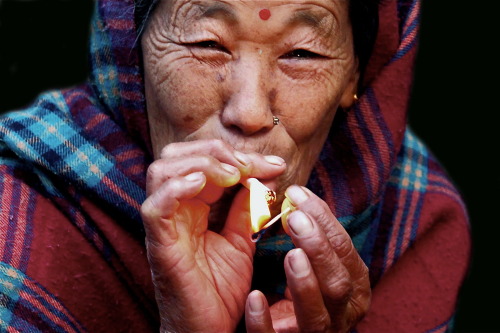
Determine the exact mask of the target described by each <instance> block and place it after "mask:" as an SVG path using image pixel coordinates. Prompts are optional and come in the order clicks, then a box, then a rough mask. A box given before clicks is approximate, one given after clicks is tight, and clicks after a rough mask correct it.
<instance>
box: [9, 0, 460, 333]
mask: <svg viewBox="0 0 500 333" xmlns="http://www.w3.org/2000/svg"><path fill="white" fill-rule="evenodd" d="M419 13H420V1H419V0H398V1H395V0H391V1H385V2H382V4H381V6H380V31H379V35H378V38H377V41H376V44H375V51H374V55H373V57H372V58H371V60H370V63H369V65H368V69H367V73H366V75H365V89H364V90H363V93H362V94H361V95H360V96H359V97H360V100H359V103H358V104H356V106H355V107H354V109H353V110H351V112H349V113H339V114H338V116H337V117H336V119H335V121H334V124H333V126H332V129H331V132H330V135H329V138H328V140H327V142H326V144H325V146H324V149H323V151H322V153H321V155H320V158H319V160H318V161H317V164H316V166H315V168H314V170H313V173H312V175H311V178H310V180H309V183H308V187H309V188H311V189H312V190H313V191H314V192H315V193H317V194H319V195H320V196H321V197H322V198H323V199H324V200H325V201H326V202H327V203H328V204H329V206H330V207H331V209H332V211H333V212H334V214H335V215H336V216H337V217H338V218H339V220H340V221H341V223H342V224H343V225H344V226H345V228H346V229H347V230H348V232H349V233H350V235H351V236H352V239H353V240H354V243H355V246H356V248H357V250H358V251H359V253H360V254H361V256H362V258H363V259H364V261H365V262H366V264H367V265H368V266H369V268H370V274H371V276H370V277H371V281H372V285H373V286H374V287H375V286H377V284H378V282H379V281H380V280H381V277H383V276H384V274H386V272H388V270H389V269H390V268H391V267H392V266H393V265H394V264H395V263H397V262H398V260H399V259H400V258H401V257H402V256H404V254H405V253H406V252H407V251H408V249H409V248H411V247H412V246H413V244H414V243H415V242H416V241H417V240H418V239H419V237H421V235H424V234H425V233H426V232H428V230H430V229H431V228H432V227H433V223H434V222H433V221H432V220H430V219H429V218H428V217H429V214H428V212H426V211H425V207H426V204H425V202H426V200H428V198H430V197H432V200H433V202H434V203H435V205H433V206H432V207H433V209H438V208H439V207H450V206H452V207H455V208H454V209H455V210H458V213H457V216H462V219H461V221H464V220H466V212H465V208H464V206H463V203H462V201H461V199H460V196H459V194H458V193H457V191H456V190H455V188H454V187H453V185H452V184H451V183H450V181H449V180H448V178H447V177H446V175H445V173H444V172H443V170H442V168H441V167H440V166H439V164H438V163H437V161H436V160H435V158H434V157H433V156H432V155H431V154H430V153H429V151H428V150H427V149H426V148H425V146H424V145H423V144H422V142H420V141H419V140H418V138H416V137H415V135H413V134H412V132H411V131H410V130H409V129H408V126H407V124H406V122H407V109H408V101H409V97H410V92H411V83H412V71H413V64H414V58H415V54H416V46H417V41H418V40H417V38H418V27H419ZM137 38H138V37H137V32H136V28H135V23H134V3H133V1H132V0H100V1H97V2H96V10H95V13H94V16H93V20H92V26H91V43H90V49H91V52H90V55H91V56H90V60H91V63H92V73H91V75H90V78H89V80H88V82H87V83H86V84H84V85H81V86H77V87H73V88H70V89H66V90H60V91H51V92H47V93H44V94H42V95H41V96H40V97H39V98H38V99H37V100H36V101H35V102H34V103H33V105H32V106H31V107H29V108H27V109H25V110H19V111H15V112H11V113H8V114H6V115H4V116H3V117H2V118H1V125H0V169H1V171H2V178H1V180H0V194H1V198H2V200H1V202H0V205H1V206H0V227H1V229H0V261H1V262H0V300H1V301H0V329H1V330H2V331H9V332H10V331H24V330H30V331H39V330H40V331H46V332H47V331H50V332H51V331H54V332H80V331H85V330H86V328H84V327H85V325H86V324H85V323H80V322H79V319H78V318H74V316H73V315H72V313H71V311H70V310H69V309H67V308H66V307H65V305H64V304H63V302H62V301H61V300H60V299H58V297H57V295H56V294H57V291H53V290H47V289H46V288H45V287H44V286H43V285H41V284H40V283H38V282H37V281H36V280H35V279H33V278H32V277H30V276H28V275H27V271H28V268H29V267H30V265H34V264H35V263H33V262H32V260H30V255H31V244H32V240H33V237H34V223H35V220H36V218H37V210H36V200H37V198H38V197H39V196H43V197H44V198H48V199H49V200H50V202H51V203H52V204H53V205H54V206H55V207H57V209H58V210H59V211H60V212H61V213H62V214H63V215H64V216H65V217H66V218H67V220H68V221H70V223H72V224H73V225H74V226H75V227H76V228H77V229H78V230H79V232H80V233H81V234H82V235H83V237H84V239H85V240H86V241H87V242H88V243H89V244H91V245H92V246H93V247H94V248H95V250H96V251H98V252H99V253H100V255H101V258H102V260H104V262H106V263H107V265H109V266H110V267H112V268H113V269H114V270H115V271H116V272H117V274H118V275H120V279H121V280H124V281H125V282H124V283H127V284H128V285H129V286H131V289H132V290H133V289H134V288H135V289H137V287H136V286H135V287H134V283H133V282H130V281H132V280H133V279H134V278H133V276H132V275H133V272H129V271H127V268H126V267H124V264H123V262H122V261H121V260H120V255H119V254H118V253H117V250H116V249H115V248H114V247H113V245H112V241H110V239H109V237H108V236H106V234H105V233H104V232H103V231H102V230H100V228H99V224H98V223H96V220H95V217H94V216H93V215H92V214H89V213H88V210H86V209H85V208H84V207H83V206H84V204H83V203H84V202H86V201H88V202H92V203H93V204H94V205H95V206H96V207H99V209H101V210H102V211H104V212H106V214H107V215H109V216H113V219H114V220H115V221H117V222H116V226H115V227H116V228H122V229H125V230H126V231H127V232H128V233H130V235H131V237H133V238H135V239H137V240H141V239H143V238H144V233H143V229H142V223H141V220H140V215H139V207H140V205H141V203H142V202H143V201H144V199H145V173H146V169H147V166H148V164H149V163H150V162H151V160H152V157H151V147H150V141H149V134H148V127H147V120H146V115H145V100H144V92H143V90H144V88H143V79H142V69H141V65H140V50H139V49H138V45H137ZM436 206H437V207H438V208H436ZM46 223H47V225H49V224H50V221H46ZM292 247H293V244H292V243H291V241H290V239H289V237H287V236H284V235H278V236H275V237H271V238H268V239H265V240H263V241H262V242H260V243H259V244H258V248H257V253H256V260H255V266H256V270H255V274H256V278H255V285H256V286H258V287H259V288H261V289H267V290H278V291H280V290H281V291H282V288H283V283H284V276H283V272H282V269H281V270H280V269H276V266H277V265H276V263H277V262H282V260H283V257H284V255H285V254H286V252H287V251H288V250H290V249H291V248H292ZM269 266H271V267H273V268H272V269H273V270H276V274H274V276H275V277H276V280H275V281H269V280H268V279H267V280H266V281H265V283H263V281H262V279H260V278H259V276H260V274H261V272H262V271H263V270H266V269H269ZM278 267H281V266H279V265H278ZM267 276H268V277H269V274H267ZM131 293H136V294H137V295H136V298H138V299H144V298H147V297H150V296H151V295H146V296H144V295H142V296H141V291H131ZM150 298H151V299H149V300H148V301H147V302H154V300H152V297H150ZM453 305H454V304H452V307H453ZM153 308H154V306H153ZM153 310H154V309H153ZM444 312H445V314H444V315H443V316H441V317H440V318H439V320H437V321H434V323H433V326H429V327H427V329H426V330H421V331H428V332H444V331H446V330H447V329H448V328H449V327H451V319H452V315H453V313H452V312H450V311H449V310H446V311H444Z"/></svg>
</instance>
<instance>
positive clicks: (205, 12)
mask: <svg viewBox="0 0 500 333" xmlns="http://www.w3.org/2000/svg"><path fill="white" fill-rule="evenodd" d="M197 6H199V7H200V10H201V12H202V14H201V17H200V18H205V17H208V18H219V17H220V18H224V19H226V20H228V21H230V22H231V23H236V22H238V17H237V15H236V13H235V12H234V11H233V9H232V8H231V7H230V6H228V5H226V4H224V3H220V2H217V3H212V4H210V5H206V4H197Z"/></svg>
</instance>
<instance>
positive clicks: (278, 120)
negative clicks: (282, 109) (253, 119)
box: [273, 116, 280, 126]
mask: <svg viewBox="0 0 500 333" xmlns="http://www.w3.org/2000/svg"><path fill="white" fill-rule="evenodd" d="M279 123H280V119H279V118H278V117H276V116H273V124H274V126H276V125H278V124H279Z"/></svg>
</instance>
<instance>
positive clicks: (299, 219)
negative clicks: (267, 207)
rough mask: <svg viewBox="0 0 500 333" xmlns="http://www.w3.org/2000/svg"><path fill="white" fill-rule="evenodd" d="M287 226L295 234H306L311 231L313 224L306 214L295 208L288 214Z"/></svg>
mask: <svg viewBox="0 0 500 333" xmlns="http://www.w3.org/2000/svg"><path fill="white" fill-rule="evenodd" d="M288 226H289V227H290V229H291V230H292V232H293V233H294V234H295V235H297V236H306V235H307V234H309V233H311V232H312V231H313V229H314V226H313V224H312V222H311V220H310V219H309V217H307V215H306V214H304V213H303V212H301V211H300V210H297V211H295V212H293V213H292V214H290V215H289V216H288Z"/></svg>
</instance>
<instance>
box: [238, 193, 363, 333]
mask: <svg viewBox="0 0 500 333" xmlns="http://www.w3.org/2000/svg"><path fill="white" fill-rule="evenodd" d="M286 195H287V197H288V198H289V199H290V201H291V202H292V204H293V205H294V206H295V207H296V208H297V209H296V210H295V211H293V212H292V213H290V215H289V216H288V219H287V223H288V225H285V229H286V230H289V234H290V235H291V237H292V239H293V242H294V244H295V245H296V247H297V248H296V249H294V250H291V251H290V252H289V253H288V254H287V256H286V258H285V272H286V276H287V284H288V289H287V292H286V299H284V300H282V301H279V302H277V303H275V304H273V305H272V306H271V308H269V306H268V303H267V301H266V299H265V296H264V295H263V294H262V293H261V292H259V291H253V292H252V293H250V295H249V296H248V299H247V304H246V326H247V331H248V332H275V331H277V332H311V331H312V332H342V333H344V332H349V331H350V330H351V329H352V328H353V327H354V326H355V325H356V323H357V322H358V321H359V320H361V318H363V316H364V315H365V313H366V312H367V310H368V307H369V305H370V299H371V289H370V282H369V276H368V269H367V267H366V265H365V264H364V262H363V261H362V260H361V257H360V256H359V255H358V253H357V251H356V249H355V248H354V245H353V243H352V241H351V238H350V237H349V235H348V234H347V232H346V231H345V229H344V228H343V227H342V226H341V225H340V223H339V222H338V221H337V219H336V218H335V217H334V215H333V214H332V212H331V211H330V209H329V207H328V206H327V204H326V203H325V202H324V201H322V200H321V199H320V198H318V197H317V196H316V195H314V194H313V193H312V192H311V191H309V190H308V189H306V188H303V187H299V186H295V185H294V186H291V187H289V188H288V189H287V192H286Z"/></svg>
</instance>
